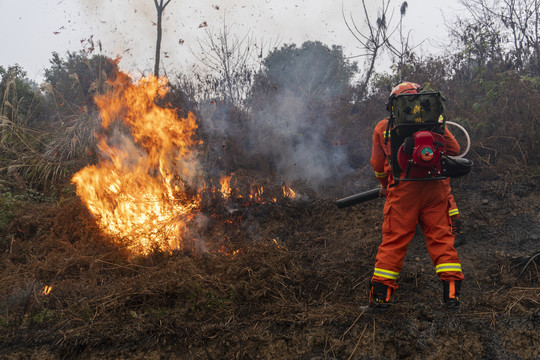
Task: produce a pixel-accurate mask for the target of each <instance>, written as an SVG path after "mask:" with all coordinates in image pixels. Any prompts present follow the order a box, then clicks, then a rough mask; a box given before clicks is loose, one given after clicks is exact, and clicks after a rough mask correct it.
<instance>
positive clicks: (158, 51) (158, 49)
mask: <svg viewBox="0 0 540 360" xmlns="http://www.w3.org/2000/svg"><path fill="white" fill-rule="evenodd" d="M170 2H171V0H168V1H167V2H166V3H165V4H163V0H159V4H158V0H154V4H155V5H156V11H157V39H156V62H155V63H154V76H156V77H158V76H159V62H160V56H161V36H162V27H161V21H162V18H163V11H164V10H165V7H166V6H167V5H169V3H170Z"/></svg>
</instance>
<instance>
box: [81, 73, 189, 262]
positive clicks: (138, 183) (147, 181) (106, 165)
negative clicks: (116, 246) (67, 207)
mask: <svg viewBox="0 0 540 360" xmlns="http://www.w3.org/2000/svg"><path fill="white" fill-rule="evenodd" d="M166 92H167V87H166V79H165V78H160V79H158V78H155V77H148V78H142V79H141V80H139V81H138V82H137V83H135V84H130V83H129V79H128V78H127V76H125V75H124V76H119V80H118V81H117V82H116V83H114V84H113V90H112V92H110V93H107V94H104V95H101V96H99V97H97V98H96V104H97V105H98V107H99V108H100V114H101V117H102V120H103V127H104V128H105V129H107V128H109V127H110V126H111V125H112V124H113V123H115V122H117V121H120V122H123V123H124V124H125V125H127V126H128V128H129V129H130V131H131V135H127V134H120V135H119V134H118V131H107V132H106V133H107V134H108V136H103V137H102V138H101V139H100V142H99V145H98V147H99V149H100V150H101V151H102V153H103V154H104V155H106V158H105V160H103V161H101V162H100V163H99V164H97V165H92V166H88V167H86V168H84V169H82V170H81V171H79V172H78V173H77V174H75V176H74V177H73V179H72V181H73V182H74V183H75V184H76V185H77V195H79V197H80V198H81V199H82V201H83V202H84V203H85V204H86V206H87V207H88V209H89V211H90V212H91V213H92V214H94V215H95V216H96V217H97V221H98V224H99V226H100V227H101V228H102V229H103V231H104V232H105V233H107V234H109V235H112V236H114V237H117V238H121V239H122V240H123V241H125V242H127V245H128V246H130V247H131V248H132V249H133V250H135V251H137V252H140V253H143V254H146V253H148V252H149V251H151V250H152V249H156V248H159V249H176V248H179V247H180V246H181V243H182V241H181V236H182V233H183V231H184V229H185V227H186V223H187V222H188V221H189V220H190V219H192V218H193V216H194V213H193V210H194V209H195V208H196V207H197V206H198V204H199V199H198V198H197V197H189V196H187V195H186V193H185V190H186V189H185V184H184V181H191V180H193V179H195V178H196V176H197V169H198V163H197V161H196V158H195V155H196V154H195V151H194V149H195V146H196V145H197V144H199V142H198V141H197V140H194V138H195V131H196V129H197V123H196V119H195V117H194V115H193V114H191V113H190V114H189V115H188V117H187V119H180V120H179V119H178V118H177V117H176V113H175V111H174V110H173V109H167V108H161V107H159V106H157V105H156V104H155V99H156V98H158V97H162V96H164V95H165V94H166Z"/></svg>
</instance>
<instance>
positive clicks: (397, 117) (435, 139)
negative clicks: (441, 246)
mask: <svg viewBox="0 0 540 360" xmlns="http://www.w3.org/2000/svg"><path fill="white" fill-rule="evenodd" d="M444 101H445V98H444V97H443V96H442V95H441V94H440V93H439V92H420V93H416V94H408V93H406V94H399V95H392V96H391V97H390V100H389V103H388V110H390V118H389V120H388V127H387V131H386V132H385V134H387V135H385V143H386V142H387V141H388V140H390V149H391V161H390V163H391V167H392V175H393V177H394V183H393V184H392V185H391V186H396V185H398V184H399V182H400V181H426V180H441V179H446V178H448V177H452V178H453V177H459V176H463V175H466V174H468V173H469V172H470V171H471V168H472V165H473V162H472V161H470V160H468V159H465V158H463V157H464V156H465V155H466V154H467V153H468V151H469V149H470V138H469V134H468V133H467V131H466V130H465V129H464V128H463V127H462V126H461V125H459V124H457V123H454V122H446V120H445V118H444V116H443V114H444ZM446 124H448V125H454V126H456V127H458V128H459V129H460V130H461V131H463V133H464V134H465V137H466V138H467V148H466V150H465V151H464V152H463V153H462V154H460V155H458V156H449V155H446V153H445V138H444V131H445V127H446ZM378 194H379V189H378V188H377V189H372V190H369V191H367V192H364V193H359V194H356V195H352V196H349V197H347V198H343V199H339V200H337V202H336V204H337V206H338V207H339V208H344V207H347V206H351V205H354V204H358V203H361V202H364V201H368V200H372V199H375V198H377V197H378Z"/></svg>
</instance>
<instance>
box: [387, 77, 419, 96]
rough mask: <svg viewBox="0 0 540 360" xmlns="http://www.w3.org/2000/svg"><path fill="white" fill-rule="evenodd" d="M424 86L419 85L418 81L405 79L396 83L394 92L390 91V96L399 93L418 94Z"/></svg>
mask: <svg viewBox="0 0 540 360" xmlns="http://www.w3.org/2000/svg"><path fill="white" fill-rule="evenodd" d="M422 89H423V87H422V86H420V85H418V84H417V83H413V82H409V81H405V82H402V83H401V84H399V85H396V86H395V87H394V88H393V89H392V92H391V93H390V96H391V97H392V96H396V95H399V94H417V93H419V92H420V91H422Z"/></svg>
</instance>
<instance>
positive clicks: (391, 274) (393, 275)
mask: <svg viewBox="0 0 540 360" xmlns="http://www.w3.org/2000/svg"><path fill="white" fill-rule="evenodd" d="M373 275H375V276H380V277H383V278H386V279H391V280H396V279H397V278H398V276H399V273H398V272H395V271H390V270H384V269H378V268H375V271H374V272H373Z"/></svg>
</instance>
